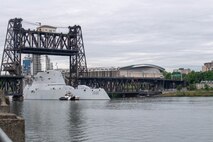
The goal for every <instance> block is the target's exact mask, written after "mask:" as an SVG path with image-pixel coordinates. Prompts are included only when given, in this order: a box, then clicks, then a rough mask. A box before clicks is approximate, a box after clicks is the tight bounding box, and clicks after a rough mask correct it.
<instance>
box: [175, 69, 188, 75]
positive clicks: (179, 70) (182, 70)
mask: <svg viewBox="0 0 213 142" xmlns="http://www.w3.org/2000/svg"><path fill="white" fill-rule="evenodd" d="M173 72H179V73H181V74H189V73H190V72H191V70H190V69H184V68H179V69H174V70H173Z"/></svg>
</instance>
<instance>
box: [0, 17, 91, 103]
mask: <svg viewBox="0 0 213 142" xmlns="http://www.w3.org/2000/svg"><path fill="white" fill-rule="evenodd" d="M22 21H23V20H22V19H21V18H14V19H10V20H9V22H8V27H7V33H6V39H5V45H4V50H3V55H2V62H1V68H0V72H1V74H0V89H2V90H3V91H4V93H5V95H12V96H13V98H14V99H21V98H23V96H22V95H23V81H22V79H23V76H22V67H21V55H22V53H25V54H37V55H58V56H69V71H70V75H69V84H70V85H72V86H75V85H77V80H78V76H80V75H81V73H83V72H87V63H86V56H85V50H84V43H83V37H82V30H81V27H80V26H76V25H75V26H72V27H71V26H69V27H68V29H69V32H68V33H66V34H64V33H50V32H42V31H35V30H30V29H28V30H26V29H24V28H23V27H22Z"/></svg>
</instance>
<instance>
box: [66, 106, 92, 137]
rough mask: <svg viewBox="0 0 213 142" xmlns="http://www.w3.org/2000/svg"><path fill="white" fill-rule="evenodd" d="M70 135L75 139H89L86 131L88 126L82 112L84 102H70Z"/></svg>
mask: <svg viewBox="0 0 213 142" xmlns="http://www.w3.org/2000/svg"><path fill="white" fill-rule="evenodd" d="M68 114H69V118H68V124H69V125H68V126H69V135H70V137H71V140H73V141H86V140H88V137H87V134H86V133H85V131H86V129H87V127H86V122H85V120H86V119H85V116H84V114H83V112H82V104H81V103H80V102H71V103H70V104H69V111H68Z"/></svg>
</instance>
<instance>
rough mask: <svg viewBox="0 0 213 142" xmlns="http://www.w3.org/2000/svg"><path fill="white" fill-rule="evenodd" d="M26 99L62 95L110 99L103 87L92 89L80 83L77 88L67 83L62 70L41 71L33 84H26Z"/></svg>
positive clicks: (57, 97)
mask: <svg viewBox="0 0 213 142" xmlns="http://www.w3.org/2000/svg"><path fill="white" fill-rule="evenodd" d="M23 94H24V99H32V100H33V99H37V100H43V99H46V100H47V99H49V100H52V99H54V100H56V99H59V98H61V97H65V95H66V97H68V96H67V95H68V94H71V95H72V97H75V98H78V99H79V100H83V99H88V100H89V99H93V100H94V99H97V100H109V99H110V98H109V96H108V94H107V93H106V91H105V90H104V89H102V88H95V89H92V88H90V87H88V86H86V85H79V86H78V87H77V88H73V87H72V86H68V85H66V84H65V81H64V78H63V76H62V74H61V72H60V71H56V70H49V71H45V72H39V73H38V74H37V75H35V77H34V78H33V82H32V85H26V86H25V88H24V90H23Z"/></svg>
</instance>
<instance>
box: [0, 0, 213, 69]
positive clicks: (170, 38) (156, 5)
mask: <svg viewBox="0 0 213 142" xmlns="http://www.w3.org/2000/svg"><path fill="white" fill-rule="evenodd" d="M15 17H20V18H22V19H23V20H24V21H28V22H32V23H36V22H41V23H42V24H47V25H52V26H62V27H68V26H69V25H70V26H72V25H80V26H81V27H82V30H83V38H84V46H85V50H86V57H87V64H88V66H89V67H111V66H113V67H121V66H126V65H131V64H154V65H158V66H161V67H164V68H165V69H166V70H167V71H171V70H172V69H175V68H179V67H184V68H191V69H194V70H201V67H202V65H203V63H204V62H210V61H212V60H213V1H212V0H82V1H79V0H49V1H47V0H46V1H45V0H7V1H4V2H3V1H1V4H0V19H1V20H0V54H1V55H2V52H3V47H4V40H5V34H6V29H7V24H8V20H9V19H11V18H15ZM52 59H53V60H54V62H57V63H58V66H59V67H65V66H66V62H67V61H68V58H66V57H63V58H62V57H58V56H57V57H54V58H52ZM64 60H65V61H64Z"/></svg>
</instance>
